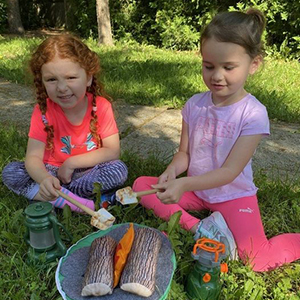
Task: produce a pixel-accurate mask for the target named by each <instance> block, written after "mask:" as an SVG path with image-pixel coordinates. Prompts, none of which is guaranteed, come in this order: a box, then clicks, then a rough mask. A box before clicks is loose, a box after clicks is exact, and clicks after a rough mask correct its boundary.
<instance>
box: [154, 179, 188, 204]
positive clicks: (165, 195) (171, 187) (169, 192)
mask: <svg viewBox="0 0 300 300" xmlns="http://www.w3.org/2000/svg"><path fill="white" fill-rule="evenodd" d="M151 187H152V188H158V189H162V190H164V192H157V193H156V196H157V198H158V199H159V200H160V201H161V202H162V203H164V204H172V203H178V202H179V200H180V198H181V196H182V194H183V193H184V192H185V190H184V182H183V180H182V178H178V179H173V180H169V181H167V182H163V183H158V184H154V185H152V186H151Z"/></svg>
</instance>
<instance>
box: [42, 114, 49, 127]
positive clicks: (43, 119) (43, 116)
mask: <svg viewBox="0 0 300 300" xmlns="http://www.w3.org/2000/svg"><path fill="white" fill-rule="evenodd" d="M42 121H43V123H44V125H48V120H47V119H46V116H45V115H42Z"/></svg>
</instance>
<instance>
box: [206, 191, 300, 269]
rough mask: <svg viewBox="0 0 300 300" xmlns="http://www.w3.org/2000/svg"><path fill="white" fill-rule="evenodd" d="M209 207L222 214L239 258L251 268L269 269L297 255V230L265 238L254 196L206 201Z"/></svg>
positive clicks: (299, 250)
mask: <svg viewBox="0 0 300 300" xmlns="http://www.w3.org/2000/svg"><path fill="white" fill-rule="evenodd" d="M209 207H210V209H211V210H213V211H216V210H217V211H219V212H220V213H221V214H222V215H223V217H224V219H225V220H226V222H227V225H228V227H229V228H230V230H231V232H232V234H233V236H234V238H235V241H236V244H237V246H238V252H239V256H240V258H241V259H242V260H243V261H244V262H245V263H246V262H249V263H250V264H251V265H252V267H253V270H254V271H256V272H263V271H269V270H272V269H275V268H277V267H279V266H281V265H283V264H285V263H290V262H292V261H295V260H297V259H300V234H299V233H294V234H293V233H287V234H281V235H277V236H275V237H273V238H271V239H269V240H268V239H267V237H266V235H265V232H264V228H263V225H262V221H261V216H260V211H259V207H258V203H257V197H256V196H251V197H244V198H240V199H235V200H232V201H227V202H223V203H219V204H209Z"/></svg>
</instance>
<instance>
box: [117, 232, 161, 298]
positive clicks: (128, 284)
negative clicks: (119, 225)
mask: <svg viewBox="0 0 300 300" xmlns="http://www.w3.org/2000/svg"><path fill="white" fill-rule="evenodd" d="M160 247H161V239H160V236H159V234H158V233H157V232H155V231H154V230H152V229H150V228H141V229H139V230H137V232H136V233H135V238H134V242H133V245H132V248H131V251H130V253H129V256H128V259H127V263H126V266H125V268H124V270H123V273H122V277H121V280H120V288H121V289H122V290H124V291H127V292H130V293H134V294H137V295H140V296H142V297H149V296H151V295H152V293H153V292H154V290H155V274H156V265H157V259H158V254H159V250H160Z"/></svg>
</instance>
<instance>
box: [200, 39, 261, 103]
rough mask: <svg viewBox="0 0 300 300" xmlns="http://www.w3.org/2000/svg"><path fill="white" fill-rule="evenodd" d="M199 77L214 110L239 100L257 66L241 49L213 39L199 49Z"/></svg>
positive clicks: (255, 61)
mask: <svg viewBox="0 0 300 300" xmlns="http://www.w3.org/2000/svg"><path fill="white" fill-rule="evenodd" d="M202 59H203V61H202V75H203V80H204V82H205V84H206V86H207V87H208V88H209V89H210V90H211V92H212V98H213V102H214V104H215V105H217V106H226V105H230V104H233V103H235V102H238V101H239V100H241V99H242V98H243V97H244V96H245V95H246V94H247V92H246V91H245V90H244V84H245V81H246V79H247V76H248V75H249V74H253V73H254V72H255V71H256V69H257V67H258V65H259V63H258V60H257V59H251V57H250V56H249V55H248V54H247V53H246V51H245V49H244V48H243V47H242V46H239V45H237V44H233V43H225V42H218V41H217V40H215V39H214V38H209V39H207V40H205V41H204V43H203V46H202Z"/></svg>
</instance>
